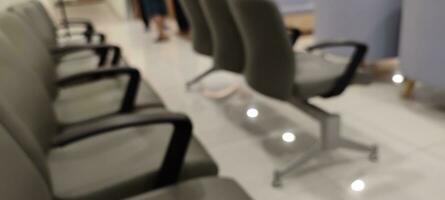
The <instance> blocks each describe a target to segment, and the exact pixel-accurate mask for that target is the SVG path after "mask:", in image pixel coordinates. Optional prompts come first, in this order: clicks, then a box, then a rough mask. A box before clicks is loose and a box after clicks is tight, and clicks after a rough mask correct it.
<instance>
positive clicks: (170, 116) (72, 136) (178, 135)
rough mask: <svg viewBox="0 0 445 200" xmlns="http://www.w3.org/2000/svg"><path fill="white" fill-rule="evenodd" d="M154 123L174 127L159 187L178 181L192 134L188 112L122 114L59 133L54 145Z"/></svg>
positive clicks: (158, 180) (157, 181) (158, 183)
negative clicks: (186, 113) (184, 113)
mask: <svg viewBox="0 0 445 200" xmlns="http://www.w3.org/2000/svg"><path fill="white" fill-rule="evenodd" d="M151 124H172V125H173V126H174V130H173V135H172V137H171V139H170V142H169V145H168V147H167V152H166V154H165V158H164V160H163V162H162V166H161V169H160V171H159V174H158V177H157V180H156V182H155V185H154V187H155V188H160V187H163V186H167V185H170V184H173V183H176V182H177V181H178V178H179V174H180V170H181V168H182V165H183V163H184V158H185V155H186V152H187V149H188V146H189V143H190V140H191V137H192V122H191V121H190V119H189V118H188V117H187V116H186V115H183V114H175V113H170V112H160V113H154V114H140V115H138V114H130V115H122V116H118V117H115V118H112V119H110V120H103V121H101V122H98V123H95V124H94V126H91V125H90V126H77V127H76V128H71V130H68V131H67V132H65V133H63V134H61V135H57V136H56V137H55V138H54V140H53V144H54V145H56V146H62V145H67V144H70V143H73V142H76V141H79V140H82V139H85V138H89V137H94V136H97V135H101V134H106V133H109V132H110V131H114V130H119V129H124V128H129V127H136V126H146V125H151ZM166 134H167V133H166ZM147 159H150V158H147Z"/></svg>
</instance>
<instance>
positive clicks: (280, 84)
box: [228, 0, 295, 100]
mask: <svg viewBox="0 0 445 200" xmlns="http://www.w3.org/2000/svg"><path fill="white" fill-rule="evenodd" d="M228 2H229V7H230V10H231V12H232V14H233V16H234V19H235V21H236V24H237V25H238V28H239V30H240V33H241V37H242V40H243V43H244V47H245V52H246V65H245V69H244V75H245V77H246V80H247V83H248V84H249V85H250V86H251V87H252V88H253V89H255V90H256V91H258V92H260V93H262V94H264V95H267V96H270V97H273V98H277V99H281V100H288V99H289V98H290V96H291V95H292V88H293V85H294V77H295V55H294V52H293V50H292V47H291V44H290V43H289V38H288V36H287V33H286V29H285V26H284V22H283V20H282V17H281V14H280V12H279V11H278V8H277V7H276V5H275V3H274V2H272V1H269V0H228Z"/></svg>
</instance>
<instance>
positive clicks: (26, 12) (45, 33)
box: [8, 1, 57, 48]
mask: <svg viewBox="0 0 445 200" xmlns="http://www.w3.org/2000/svg"><path fill="white" fill-rule="evenodd" d="M36 5H37V4H36V3H35V2H33V1H25V2H21V3H17V4H14V5H13V6H11V7H9V9H8V10H9V11H11V12H14V13H16V14H17V15H19V16H20V17H21V18H22V20H23V21H24V22H26V24H27V25H28V26H29V27H31V29H32V30H34V33H35V34H36V35H37V36H38V38H39V39H40V40H41V41H42V42H43V43H44V44H45V45H46V46H47V48H54V47H56V46H57V33H56V31H55V29H54V24H53V22H52V21H48V18H47V17H46V16H45V14H44V13H42V10H41V9H39V8H38V7H37V6H36Z"/></svg>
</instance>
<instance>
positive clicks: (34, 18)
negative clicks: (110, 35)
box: [9, 0, 106, 48]
mask: <svg viewBox="0 0 445 200" xmlns="http://www.w3.org/2000/svg"><path fill="white" fill-rule="evenodd" d="M9 10H10V11H12V12H15V13H17V14H19V15H21V16H22V17H24V18H26V20H28V21H29V22H32V23H30V24H29V25H30V26H31V27H32V28H33V29H34V30H36V34H37V35H38V36H39V37H40V38H42V40H43V41H44V42H45V44H46V45H48V47H51V48H54V47H57V46H58V44H57V39H62V38H66V37H68V36H82V37H83V38H84V39H85V40H86V42H87V43H91V42H92V41H93V39H94V38H95V37H97V38H98V39H99V43H101V44H102V43H105V41H106V36H105V35H104V34H103V33H98V32H97V31H96V30H95V27H94V25H93V24H92V23H91V22H89V21H87V20H68V21H66V22H63V24H62V25H67V26H66V27H68V26H75V27H76V28H77V27H81V28H82V29H81V30H80V31H76V32H74V31H70V30H67V29H66V27H63V28H60V27H59V26H57V25H56V23H55V22H54V21H53V20H52V18H51V17H50V16H49V13H48V11H47V10H46V9H45V7H44V6H43V5H42V3H41V2H40V1H34V0H33V1H25V2H21V3H17V4H15V5H13V6H11V7H10V8H9ZM59 32H66V33H65V34H62V35H59V34H58V33H59ZM68 33H69V35H67V34H68Z"/></svg>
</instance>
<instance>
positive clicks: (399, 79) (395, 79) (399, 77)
mask: <svg viewBox="0 0 445 200" xmlns="http://www.w3.org/2000/svg"><path fill="white" fill-rule="evenodd" d="M404 80H405V77H403V75H401V74H394V75H393V76H392V82H394V83H397V84H400V83H403V81H404Z"/></svg>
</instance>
